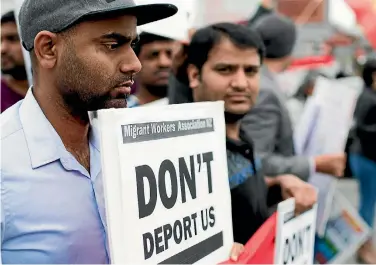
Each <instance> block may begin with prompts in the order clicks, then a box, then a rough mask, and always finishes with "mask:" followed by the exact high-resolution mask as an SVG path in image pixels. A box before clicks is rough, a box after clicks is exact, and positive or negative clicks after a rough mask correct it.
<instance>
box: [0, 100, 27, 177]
mask: <svg viewBox="0 0 376 265" xmlns="http://www.w3.org/2000/svg"><path fill="white" fill-rule="evenodd" d="M20 105H21V102H19V103H17V104H15V105H13V106H12V107H10V108H9V109H7V110H6V111H4V112H3V113H1V116H0V117H1V123H0V131H1V143H0V145H1V174H2V175H4V174H6V172H8V171H13V169H14V168H22V167H23V165H27V164H30V157H29V153H28V148H27V144H26V139H25V135H24V130H23V127H22V123H21V120H20V117H19V107H20ZM2 177H4V176H2Z"/></svg>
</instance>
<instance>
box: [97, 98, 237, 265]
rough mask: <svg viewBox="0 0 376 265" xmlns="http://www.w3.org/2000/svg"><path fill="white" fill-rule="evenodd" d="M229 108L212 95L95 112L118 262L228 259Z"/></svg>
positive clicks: (112, 243)
mask: <svg viewBox="0 0 376 265" xmlns="http://www.w3.org/2000/svg"><path fill="white" fill-rule="evenodd" d="M223 113H224V103H223V102H207V103H192V104H180V105H168V106H158V107H149V108H133V109H121V110H114V109H111V110H101V111H98V112H97V113H91V114H90V115H91V120H92V124H93V127H94V128H95V129H94V130H95V131H94V133H96V134H98V133H99V134H100V138H101V155H102V174H103V182H104V188H105V191H104V193H105V199H106V213H107V229H108V235H109V243H110V252H111V261H112V263H116V264H118V263H119V264H126V263H138V264H157V263H158V264H159V263H162V264H163V263H170V264H171V263H174V264H179V263H180V264H182V263H185V264H187V263H196V262H197V263H207V264H215V263H219V262H221V261H224V260H227V259H228V255H229V253H230V249H231V247H232V243H233V234H232V216H231V195H230V188H229V184H228V176H227V156H226V145H225V139H226V133H225V122H224V115H223ZM95 116H96V118H94V117H95Z"/></svg>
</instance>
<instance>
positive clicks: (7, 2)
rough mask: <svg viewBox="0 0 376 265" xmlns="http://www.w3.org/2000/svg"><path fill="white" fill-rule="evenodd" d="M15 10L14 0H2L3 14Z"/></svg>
mask: <svg viewBox="0 0 376 265" xmlns="http://www.w3.org/2000/svg"><path fill="white" fill-rule="evenodd" d="M12 9H14V0H1V14H4V13H6V12H8V11H10V10H12Z"/></svg>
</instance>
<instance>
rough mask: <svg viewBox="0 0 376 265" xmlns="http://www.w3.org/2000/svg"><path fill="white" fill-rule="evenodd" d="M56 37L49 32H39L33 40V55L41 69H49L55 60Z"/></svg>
mask: <svg viewBox="0 0 376 265" xmlns="http://www.w3.org/2000/svg"><path fill="white" fill-rule="evenodd" d="M56 43H57V35H56V34H55V33H52V32H49V31H41V32H39V33H38V34H37V36H36V37H35V39H34V53H35V56H36V58H37V59H38V64H39V66H40V67H41V68H46V69H51V68H53V67H54V66H55V64H56V60H57V51H56Z"/></svg>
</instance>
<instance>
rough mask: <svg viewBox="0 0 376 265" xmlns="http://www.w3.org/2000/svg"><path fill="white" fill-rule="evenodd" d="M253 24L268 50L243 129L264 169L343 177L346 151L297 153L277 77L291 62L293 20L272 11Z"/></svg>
mask: <svg viewBox="0 0 376 265" xmlns="http://www.w3.org/2000/svg"><path fill="white" fill-rule="evenodd" d="M254 27H255V29H256V31H257V32H258V33H259V34H260V36H261V38H262V40H263V41H264V44H265V48H266V53H265V60H264V66H263V67H262V69H261V84H260V93H259V95H258V98H257V104H256V105H255V106H254V107H253V109H252V110H251V111H250V113H249V114H248V115H247V116H245V118H244V119H243V120H242V132H243V133H244V134H245V135H248V136H249V137H252V139H253V140H254V142H255V149H256V151H257V153H258V154H259V155H261V156H262V157H263V167H264V170H265V171H266V172H267V174H268V175H279V174H287V173H288V174H294V175H297V176H299V177H300V178H302V179H304V180H307V179H308V178H309V176H310V175H311V174H312V173H313V172H315V171H316V172H320V173H325V174H329V175H334V176H342V175H343V173H344V170H345V162H346V159H345V155H344V153H339V154H330V155H321V156H317V157H313V158H309V157H304V156H296V155H295V150H294V143H293V128H292V123H291V120H290V117H289V112H288V110H287V108H286V99H285V98H284V95H283V93H282V90H281V89H280V88H279V86H278V83H277V81H276V79H275V75H276V74H277V73H280V72H282V71H284V70H285V69H286V68H287V67H288V66H289V64H290V62H291V59H292V56H291V54H292V52H293V48H294V45H295V41H296V28H295V25H294V23H293V22H292V21H291V20H290V19H288V18H286V17H283V16H280V15H278V14H269V15H265V16H263V17H262V18H260V19H259V20H257V21H256V22H255V24H254Z"/></svg>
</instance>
